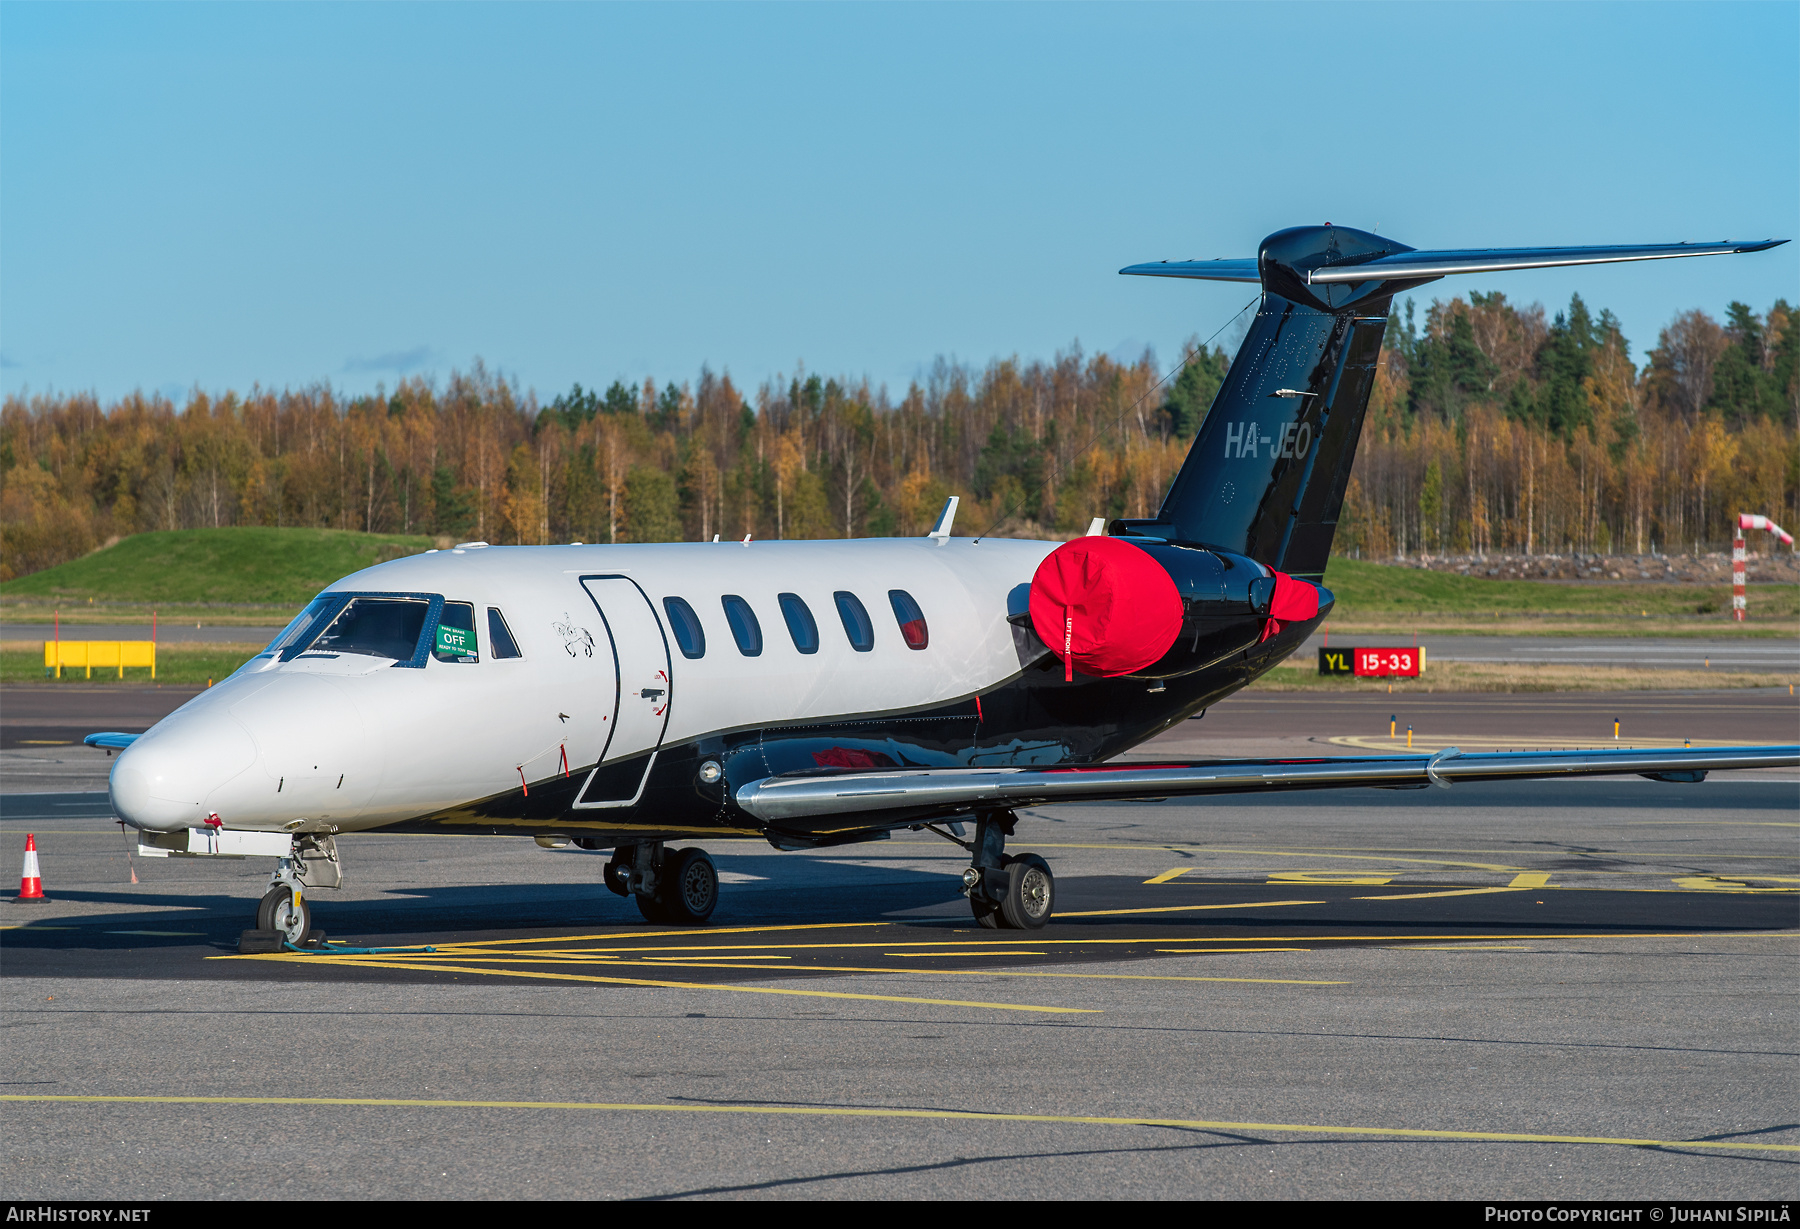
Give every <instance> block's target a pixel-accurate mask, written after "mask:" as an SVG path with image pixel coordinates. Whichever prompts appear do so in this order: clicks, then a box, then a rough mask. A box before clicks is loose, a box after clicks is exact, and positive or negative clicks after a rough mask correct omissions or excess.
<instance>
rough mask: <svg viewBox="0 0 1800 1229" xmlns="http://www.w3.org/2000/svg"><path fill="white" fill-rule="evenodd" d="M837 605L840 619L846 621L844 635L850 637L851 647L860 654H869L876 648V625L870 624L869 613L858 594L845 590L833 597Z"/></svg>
mask: <svg viewBox="0 0 1800 1229" xmlns="http://www.w3.org/2000/svg"><path fill="white" fill-rule="evenodd" d="M831 600H832V601H834V602H836V603H837V612H838V618H840V619H842V620H843V621H844V635H846V636H848V637H850V647H851V648H853V649H855V650H856V651H857V652H858V653H867V652H868V651H869V650H870V649H872V648H874V647H875V625H874V624H873V623H871V622H869V612H868V611H867V610H864V609H863V604H862V602H861V601H860V600H858V598H857V596H856V594H854V593H846V592H844V591H843V590H839V591H838V592H836V593H834V594H832V595H831Z"/></svg>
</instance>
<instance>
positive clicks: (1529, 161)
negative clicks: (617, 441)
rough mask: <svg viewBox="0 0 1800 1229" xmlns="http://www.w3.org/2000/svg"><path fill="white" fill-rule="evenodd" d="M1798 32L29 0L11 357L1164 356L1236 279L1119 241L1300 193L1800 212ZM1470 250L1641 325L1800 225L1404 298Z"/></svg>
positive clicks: (609, 375) (189, 360) (605, 361)
mask: <svg viewBox="0 0 1800 1229" xmlns="http://www.w3.org/2000/svg"><path fill="white" fill-rule="evenodd" d="M1797 49H1800V5H1795V4H1791V3H1781V4H1775V3H1770V4H1744V5H1733V4H1717V3H1715V4H1703V5H1683V4H1616V5H1615V4H1583V5H1550V4H1521V5H1504V4H1503V5H1478V4H1443V5H1425V4H1415V5H1368V6H1365V5H1356V4H1329V5H1312V4H1272V3H1271V4H1250V5H1233V4H1205V5H1173V4H1161V5H1149V6H1135V5H1125V4H1109V5H1082V4H1058V5H1048V6H1041V5H1032V4H1006V5H938V4H907V5H874V4H871V5H827V4H803V5H755V4H740V5H724V6H714V5H705V4H659V5H627V4H604V5H590V4H547V5H534V4H508V5H483V4H455V5H435V4H425V3H421V4H395V5H384V4H356V5H334V4H324V3H320V4H301V5H288V4H205V5H176V4H152V3H145V4H130V5H124V6H114V5H106V4H48V5H40V4H25V3H13V2H8V3H4V4H0V387H3V388H4V390H5V391H6V392H8V393H16V392H20V391H33V392H42V391H47V390H57V391H73V390H78V389H92V390H94V391H96V392H98V393H99V394H100V396H101V397H102V398H106V399H110V398H113V397H117V396H119V395H121V394H124V393H126V392H129V391H130V390H132V389H134V388H142V389H145V390H163V391H167V392H170V393H179V392H181V391H183V390H186V389H189V388H192V387H195V386H199V387H202V388H205V389H208V390H213V391H222V390H224V389H228V388H236V389H245V388H248V387H249V386H250V385H252V384H253V383H259V382H260V383H261V384H262V385H263V386H264V387H282V386H299V385H303V384H310V383H314V382H317V381H321V380H324V381H329V382H330V383H331V384H333V385H334V386H337V387H339V388H341V389H343V390H346V391H349V392H352V393H354V392H361V391H366V390H369V389H373V388H374V387H375V386H376V385H377V383H382V382H385V383H386V384H387V385H389V386H391V385H392V384H393V382H394V381H395V379H396V378H398V377H399V376H400V375H402V374H408V375H421V374H424V375H429V374H433V373H436V374H437V375H439V376H442V375H444V374H446V373H448V372H449V370H450V369H451V368H453V367H464V368H466V367H467V366H468V365H469V364H470V363H471V361H472V360H473V359H474V358H476V357H477V356H479V357H481V358H482V359H484V360H485V361H486V363H487V364H488V366H489V367H490V368H491V369H497V370H499V371H501V372H503V373H505V374H506V375H508V376H510V377H512V378H514V379H516V380H517V381H518V383H519V384H520V385H521V386H522V387H524V388H528V389H535V390H536V391H537V392H538V394H539V396H540V397H542V398H543V399H545V400H548V399H549V397H551V396H552V395H554V394H555V393H556V392H559V391H561V390H563V389H566V388H567V387H568V386H569V384H570V383H571V382H572V381H576V380H580V381H582V382H583V383H584V384H588V385H595V384H598V385H604V384H606V383H607V382H610V381H611V380H613V379H614V378H624V379H627V380H631V381H641V380H642V379H643V377H644V376H646V375H651V376H654V377H655V378H656V379H657V381H658V383H659V384H660V383H663V382H666V381H668V380H676V381H683V380H691V379H692V378H693V377H694V376H695V374H696V373H697V372H698V370H699V368H700V365H701V364H702V363H709V364H710V365H711V366H712V368H713V369H714V370H715V371H719V370H728V371H729V372H730V373H731V374H732V376H733V378H734V379H736V380H737V381H738V382H739V384H740V385H747V386H749V387H751V388H754V387H755V385H756V384H757V383H758V382H759V381H761V380H763V379H765V378H767V377H770V376H772V375H776V374H779V373H782V372H786V371H791V370H793V369H794V367H795V366H796V365H797V364H799V363H802V362H804V363H805V364H806V365H807V367H809V368H810V369H813V370H819V371H824V372H827V373H846V374H850V375H852V376H862V375H866V376H868V377H870V378H871V379H872V380H874V381H876V382H877V383H886V384H887V385H888V386H889V388H890V390H891V391H892V392H893V393H894V394H895V395H898V394H900V393H902V392H904V389H905V386H906V383H907V382H908V381H909V380H910V379H911V378H913V377H914V376H915V375H916V374H918V373H919V372H920V371H921V370H922V369H924V368H925V367H927V366H928V365H929V364H930V363H931V361H932V360H933V358H934V357H936V356H938V355H948V356H953V357H959V358H963V359H968V360H974V361H977V362H985V361H986V360H987V359H989V358H992V357H995V356H1004V355H1011V354H1018V355H1021V356H1023V357H1026V358H1031V357H1044V358H1048V357H1050V356H1051V355H1052V354H1053V353H1054V352H1055V351H1056V350H1058V349H1059V348H1065V347H1067V346H1069V345H1071V344H1072V343H1075V342H1077V341H1079V342H1080V344H1081V345H1082V346H1083V347H1085V348H1086V349H1087V350H1088V351H1089V352H1093V351H1096V350H1105V351H1119V352H1135V351H1139V350H1141V349H1142V348H1143V347H1144V346H1145V345H1152V346H1154V347H1155V348H1156V350H1157V352H1158V354H1159V356H1161V358H1162V359H1163V361H1164V363H1165V364H1167V363H1170V362H1173V361H1174V359H1175V358H1176V357H1177V356H1178V353H1179V347H1180V344H1181V342H1182V340H1183V339H1184V338H1186V337H1189V336H1190V335H1193V334H1195V333H1198V334H1200V335H1201V336H1205V335H1207V334H1210V333H1212V332H1213V331H1214V329H1216V328H1217V327H1218V326H1220V325H1221V324H1223V323H1224V322H1225V321H1226V320H1227V319H1228V318H1229V317H1230V316H1231V315H1232V313H1233V312H1235V311H1236V310H1237V309H1238V308H1239V307H1240V306H1241V305H1242V304H1243V302H1244V300H1245V299H1246V298H1248V297H1249V294H1248V291H1249V288H1247V287H1239V286H1235V285H1214V284H1201V283H1192V282H1176V281H1164V280H1161V279H1141V278H1121V277H1119V276H1117V274H1116V270H1117V269H1118V268H1119V267H1120V266H1121V265H1125V264H1129V263H1132V262H1136V261H1142V260H1156V259H1164V258H1187V257H1210V256H1239V255H1251V254H1253V253H1254V250H1255V245H1256V242H1257V240H1258V239H1259V238H1260V237H1261V236H1263V235H1264V234H1266V233H1268V232H1270V231H1273V230H1276V229H1279V228H1281V227H1284V226H1290V225H1296V224H1300V223H1311V222H1324V221H1332V222H1337V223H1340V224H1345V225H1355V226H1362V227H1365V228H1379V229H1380V231H1381V232H1382V233H1383V234H1388V235H1393V236H1395V237H1396V238H1398V239H1400V240H1401V241H1402V242H1405V243H1408V244H1410V245H1412V246H1414V247H1451V246H1458V247H1460V246H1488V245H1499V246H1511V245H1530V244H1551V243H1629V242H1657V241H1666V240H1700V239H1717V238H1762V237H1769V236H1776V237H1784V238H1800V106H1797V105H1796V99H1797V98H1800V50H1797ZM1470 289H1489V290H1502V291H1504V292H1505V293H1506V294H1507V295H1508V296H1509V298H1511V299H1513V300H1515V301H1520V302H1527V303H1529V302H1532V301H1542V302H1544V303H1545V304H1546V305H1548V306H1549V307H1551V308H1552V309H1554V308H1556V307H1557V306H1559V305H1561V304H1565V303H1566V302H1567V301H1568V298H1569V296H1570V295H1571V294H1572V293H1575V292H1577V291H1579V292H1580V293H1581V294H1582V296H1583V297H1584V298H1586V299H1587V300H1588V301H1589V302H1590V303H1591V304H1593V305H1595V306H1596V307H1601V306H1604V307H1610V308H1611V309H1612V310H1613V311H1614V312H1615V313H1616V314H1617V315H1618V316H1619V317H1620V318H1621V319H1622V321H1623V322H1624V325H1625V330H1626V334H1627V336H1628V337H1630V338H1631V340H1632V342H1633V346H1634V353H1635V355H1636V356H1637V357H1638V358H1639V359H1640V360H1641V358H1642V355H1643V352H1644V350H1646V349H1648V348H1649V346H1651V345H1652V344H1654V341H1655V335H1656V331H1657V329H1658V328H1659V327H1661V326H1662V325H1663V324H1664V323H1666V322H1667V321H1668V319H1669V318H1670V317H1671V316H1672V315H1673V314H1674V313H1675V312H1677V311H1680V310H1684V309H1686V308H1689V307H1701V308H1705V309H1706V310H1708V311H1711V312H1713V313H1714V314H1715V315H1718V314H1722V312H1723V309H1724V306H1725V304H1726V303H1727V302H1728V301H1730V300H1731V299H1734V298H1737V299H1744V300H1746V301H1748V302H1750V303H1752V304H1753V305H1755V306H1756V307H1757V308H1758V309H1759V310H1760V309H1762V308H1764V307H1766V306H1767V305H1768V304H1769V303H1770V302H1772V301H1773V300H1774V299H1775V298H1777V297H1778V296H1785V297H1787V298H1788V299H1789V300H1790V301H1792V300H1795V299H1800V243H1796V244H1794V245H1791V246H1789V247H1786V248H1783V249H1779V250H1777V251H1775V252H1771V253H1764V254H1761V255H1751V256H1737V257H1724V258H1715V259H1708V260H1691V261H1675V262H1668V263H1658V264H1650V265H1633V266H1617V267H1611V268H1603V269H1585V270H1576V271H1569V270H1553V271H1543V272H1534V273H1512V274H1503V275H1494V276H1490V277H1487V278H1458V279H1452V280H1450V281H1446V282H1441V283H1438V284H1437V285H1435V286H1432V287H1428V288H1426V290H1425V291H1424V292H1423V297H1424V298H1426V299H1428V298H1429V297H1431V295H1432V294H1433V293H1434V292H1435V293H1438V294H1444V295H1448V294H1450V293H1453V292H1462V293H1466V292H1467V291H1468V290H1470ZM1423 305H1424V304H1423V302H1422V303H1421V307H1423Z"/></svg>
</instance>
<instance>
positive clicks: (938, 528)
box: [925, 495, 960, 546]
mask: <svg viewBox="0 0 1800 1229" xmlns="http://www.w3.org/2000/svg"><path fill="white" fill-rule="evenodd" d="M958 502H960V501H959V500H958V498H957V497H956V496H955V495H952V496H951V497H950V498H949V499H946V500H945V501H944V510H943V511H942V512H940V513H938V518H937V524H936V525H934V526H933V527H932V530H931V532H930V533H928V534H926V535H925V536H926V537H928V538H936V539H937V544H938V545H939V546H942V545H943V544H944V543H945V542H948V541H949V540H950V526H952V525H954V524H956V505H957V503H958Z"/></svg>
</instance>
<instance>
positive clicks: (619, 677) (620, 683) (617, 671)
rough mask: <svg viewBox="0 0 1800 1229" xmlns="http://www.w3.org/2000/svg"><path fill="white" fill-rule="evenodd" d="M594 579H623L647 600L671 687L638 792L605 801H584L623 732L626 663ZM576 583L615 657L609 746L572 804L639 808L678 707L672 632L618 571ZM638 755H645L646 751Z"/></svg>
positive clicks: (580, 807)
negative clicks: (595, 613)
mask: <svg viewBox="0 0 1800 1229" xmlns="http://www.w3.org/2000/svg"><path fill="white" fill-rule="evenodd" d="M590 580H622V581H624V582H626V583H627V584H629V585H630V586H631V587H632V588H633V589H636V590H637V594H638V597H640V598H642V599H643V602H644V607H645V608H646V609H647V610H649V612H650V622H651V624H652V625H653V626H655V628H656V634H657V635H658V636H659V637H660V638H661V639H662V650H663V662H664V667H663V669H662V671H661V673H662V675H663V677H664V678H665V679H666V680H667V681H668V685H669V691H668V697H667V699H666V700H665V701H664V703H663V711H662V725H660V726H659V727H657V730H656V742H655V744H654V745H653V746H651V748H650V759H649V761H648V762H647V763H646V764H645V765H644V775H643V776H642V777H640V778H638V783H637V790H636V792H634V793H633V794H632V795H631V797H629V798H605V799H600V800H598V801H593V802H588V801H584V799H586V797H587V792H588V788H589V787H590V786H592V785H593V783H594V778H595V777H596V776H598V775H599V773H600V770H601V769H602V768H603V767H605V766H606V753H607V752H608V751H611V750H612V743H613V736H614V735H615V734H617V733H618V730H619V713H620V712H621V711H622V710H623V707H624V704H625V664H624V662H623V661H621V660H620V658H619V638H618V636H617V635H615V634H614V632H613V626H612V620H611V619H608V618H607V617H606V611H605V610H604V609H603V608H602V607H601V605H600V599H599V598H597V597H595V596H594V591H593V590H592V589H589V588H588V582H589V581H590ZM575 583H577V584H579V585H580V586H581V591H582V592H583V593H585V594H587V598H588V601H590V602H592V603H593V606H594V609H595V610H596V611H598V612H599V614H600V622H601V625H602V626H604V627H605V628H606V641H607V644H608V645H609V646H610V647H611V649H612V655H613V712H612V723H611V725H610V726H609V727H608V729H607V731H606V745H605V746H603V747H601V748H600V758H599V759H597V760H595V761H594V766H593V767H592V768H591V769H589V770H588V775H587V779H586V780H584V781H583V782H582V783H581V788H580V789H579V790H577V791H576V794H575V801H574V802H572V803H570V804H569V807H570V809H571V810H583V811H589V810H600V809H602V808H606V807H631V806H636V805H637V803H638V800H639V799H640V798H642V797H643V796H644V786H645V784H646V783H647V782H648V781H649V780H650V771H651V770H652V769H653V768H655V767H656V757H657V756H658V755H659V754H661V752H662V744H663V737H664V736H665V735H666V734H668V732H669V710H670V709H672V708H673V707H674V705H675V678H674V671H675V662H674V658H673V657H672V656H671V655H670V653H669V633H668V631H667V629H665V628H664V627H663V622H662V619H661V617H660V616H658V615H657V613H656V603H655V602H653V601H651V600H650V595H649V594H648V593H645V592H644V587H643V586H642V585H640V584H638V583H637V581H635V580H633V579H632V578H631V577H629V576H625V575H622V574H620V573H618V572H596V573H593V574H590V575H582V576H577V577H576V578H575ZM635 754H639V755H641V754H642V752H637V753H635Z"/></svg>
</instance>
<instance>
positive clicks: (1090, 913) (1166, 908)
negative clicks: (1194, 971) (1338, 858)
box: [1056, 900, 1330, 917]
mask: <svg viewBox="0 0 1800 1229" xmlns="http://www.w3.org/2000/svg"><path fill="white" fill-rule="evenodd" d="M1329 903H1330V902H1329V901H1323V900H1265V901H1239V902H1237V903H1236V904H1231V905H1157V906H1155V907H1154V908H1150V909H1083V910H1080V911H1078V912H1071V913H1059V914H1057V915H1056V916H1057V917H1124V916H1125V915H1126V914H1128V913H1197V912H1199V911H1200V910H1202V909H1279V908H1282V907H1283V906H1285V905H1324V904H1329Z"/></svg>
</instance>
